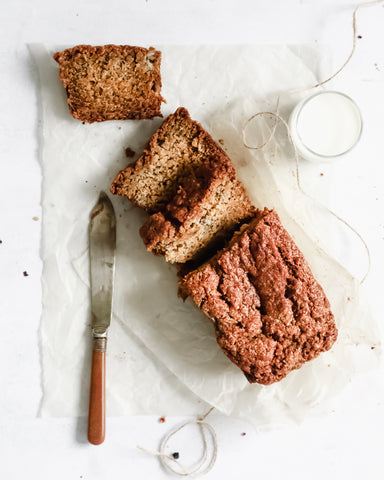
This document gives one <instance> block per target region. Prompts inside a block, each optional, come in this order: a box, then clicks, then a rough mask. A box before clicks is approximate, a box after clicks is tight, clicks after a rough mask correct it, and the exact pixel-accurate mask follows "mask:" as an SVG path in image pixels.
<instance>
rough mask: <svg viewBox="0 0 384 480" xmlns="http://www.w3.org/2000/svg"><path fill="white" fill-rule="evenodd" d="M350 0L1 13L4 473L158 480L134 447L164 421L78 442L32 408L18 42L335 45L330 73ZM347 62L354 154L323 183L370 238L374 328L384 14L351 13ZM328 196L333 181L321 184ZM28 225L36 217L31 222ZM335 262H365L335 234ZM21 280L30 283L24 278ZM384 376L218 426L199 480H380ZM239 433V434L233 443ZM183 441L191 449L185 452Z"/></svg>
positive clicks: (32, 319)
mask: <svg viewBox="0 0 384 480" xmlns="http://www.w3.org/2000/svg"><path fill="white" fill-rule="evenodd" d="M354 5H356V4H355V3H351V2H350V1H342V0H337V1H336V0H333V1H328V0H321V1H318V0H317V1H313V0H296V1H293V0H291V1H290V0H273V1H271V0H269V1H268V0H265V1H257V0H253V1H251V0H248V1H242V0H238V1H233V2H231V1H224V0H222V1H217V0H205V1H204V0H198V1H197V0H195V1H191V0H189V1H181V0H179V1H177V0H173V1H172V0H162V1H155V0H148V1H144V0H140V1H139V0H135V1H128V0H125V1H124V0H119V1H118V0H109V1H108V2H106V1H99V2H96V1H89V0H86V1H83V2H79V1H74V0H66V2H62V3H58V2H54V1H47V0H45V1H43V0H38V1H30V0H29V1H27V0H25V1H20V0H19V1H18V0H16V1H15V0H3V1H2V3H1V8H0V99H1V102H0V116H1V122H0V155H1V163H0V166H1V167H0V168H1V174H0V240H1V241H2V243H1V244H0V292H1V296H0V322H1V337H0V345H1V349H0V352H1V353H0V355H1V368H0V385H1V392H2V395H1V397H0V398H1V400H0V414H1V418H0V477H1V478H4V479H22V478H26V477H27V476H28V478H32V479H34V478H36V479H37V478H39V479H41V480H45V479H51V478H55V479H57V480H61V479H80V478H83V479H104V478H116V479H120V478H134V479H141V478H159V479H161V478H168V475H167V474H165V473H164V471H163V470H162V469H161V468H160V467H159V463H158V461H157V459H156V458H152V457H150V456H148V455H146V454H144V453H142V452H140V451H139V450H137V448H136V445H137V444H140V445H143V446H145V447H147V448H150V449H156V448H158V444H159V441H160V439H161V438H162V437H163V435H165V434H166V433H167V431H168V430H169V428H171V427H172V426H174V425H177V424H178V423H180V421H182V420H184V419H181V418H177V417H168V418H167V419H166V422H165V423H164V424H161V423H159V422H158V418H157V417H150V416H147V417H128V418H127V417H125V418H108V423H107V440H106V442H105V443H104V444H103V445H102V446H99V447H93V446H90V445H88V444H87V442H86V435H85V430H86V419H84V418H79V419H77V418H64V419H63V418H61V419H42V418H38V411H39V404H40V401H41V384H40V374H41V371H40V352H39V343H38V342H39V335H38V333H39V321H40V314H41V286H40V276H41V268H42V266H41V261H40V257H39V249H40V240H41V238H40V227H41V209H40V189H41V170H40V166H39V159H38V138H37V90H36V81H35V79H36V77H35V71H34V66H33V64H32V62H31V59H30V57H29V55H28V50H27V46H26V44H27V43H29V42H46V43H49V44H64V45H68V46H72V45H76V44H79V43H91V44H104V43H125V44H132V45H141V44H142V45H147V44H161V43H172V44H177V43H186V44H195V43H301V42H305V43H312V44H315V43H319V44H323V43H325V44H329V45H331V51H332V54H333V61H334V64H335V66H336V67H337V66H339V65H340V64H341V63H342V62H343V59H344V58H345V57H346V56H347V55H348V53H349V50H350V45H351V15H352V10H353V6H354ZM358 25H359V34H360V35H361V36H362V38H361V39H359V41H358V46H357V52H356V55H355V57H354V59H353V60H352V62H351V64H350V65H349V66H348V67H347V69H346V70H345V72H344V73H343V74H342V76H341V77H340V78H339V79H337V80H336V81H335V82H334V83H333V84H332V87H333V88H339V89H341V90H343V91H344V92H346V93H348V94H350V95H352V96H353V97H354V98H355V100H356V101H357V103H358V104H359V106H360V107H361V109H362V113H363V117H364V134H363V137H362V140H361V142H360V144H359V145H358V147H357V148H356V149H355V150H354V151H353V153H351V154H350V155H349V156H348V157H347V158H345V159H343V160H341V161H339V162H338V163H337V165H336V166H335V169H334V171H333V174H332V199H331V206H332V208H333V209H334V210H336V211H337V213H338V214H339V215H341V216H342V217H343V218H345V219H347V220H348V221H350V222H351V223H352V224H353V225H354V226H355V227H356V228H357V229H358V230H359V231H360V232H361V233H362V234H363V236H364V238H365V239H366V240H367V242H368V244H369V247H370V251H371V255H372V269H371V273H370V275H369V277H368V280H367V281H366V289H367V294H368V296H369V299H370V303H371V306H372V310H373V312H374V314H375V315H376V317H377V319H378V321H379V322H381V319H382V297H383V293H382V291H383V281H382V273H381V272H382V271H383V268H384V254H383V247H384V214H383V212H384V195H383V192H384V175H383V169H382V166H381V162H382V161H383V153H382V150H383V147H382V138H383V132H384V121H383V117H382V115H383V114H382V111H383V105H384V49H383V47H382V46H383V44H384V33H383V30H384V29H383V25H384V8H383V6H382V5H380V6H377V7H374V8H373V9H364V10H363V11H361V12H360V14H359V22H358ZM322 181H324V188H326V187H328V185H327V182H329V181H330V180H329V178H328V177H327V175H325V176H324V177H322ZM33 217H38V218H39V220H33ZM344 241H345V242H346V245H345V248H344V249H343V248H341V249H340V250H341V253H342V254H343V255H342V260H343V261H344V262H345V264H346V265H347V266H349V268H351V270H352V271H353V270H354V269H356V268H358V271H357V272H355V273H357V274H361V268H362V267H361V264H363V261H364V257H363V255H364V253H363V250H362V249H361V247H360V246H359V245H358V244H356V245H354V244H353V248H352V246H351V245H352V244H351V245H350V244H349V243H348V242H349V239H347V238H345V239H344ZM24 271H26V272H27V273H28V276H24V275H23V272H24ZM383 373H384V372H383V369H381V371H379V372H374V373H372V374H370V375H365V376H364V377H360V378H358V379H357V380H356V381H355V382H354V383H353V384H351V385H350V387H349V388H348V389H347V390H346V391H345V392H344V393H343V394H342V395H341V396H340V398H339V401H338V404H337V406H336V407H335V410H334V411H333V412H332V413H331V414H330V415H329V416H326V417H324V416H323V417H321V418H311V419H308V420H306V421H305V422H304V423H303V424H302V425H300V426H297V427H290V428H286V429H284V430H278V431H272V432H267V433H266V432H255V431H254V430H253V429H252V427H250V426H249V425H247V424H246V423H244V422H240V421H237V420H233V419H230V418H225V417H221V416H214V417H212V418H211V420H210V421H211V423H212V424H213V425H214V426H215V428H216V431H217V435H218V440H219V456H218V461H217V463H216V465H215V468H214V470H213V471H212V472H211V473H210V474H209V475H208V476H207V478H209V479H219V478H220V479H227V478H228V479H230V478H250V476H251V475H252V477H253V476H258V477H259V478H268V479H270V480H274V479H280V478H281V477H284V478H288V479H293V478H294V479H297V480H301V479H304V478H305V479H307V478H311V479H320V478H328V479H331V480H333V479H339V478H348V479H355V478H356V479H357V478H361V477H364V478H383V467H382V455H383V451H384V450H383V447H384V440H383V431H384V402H383V399H384V376H383ZM242 432H246V435H245V436H243V435H241V433H242ZM193 445H194V444H193V443H192V445H191V448H192V447H193Z"/></svg>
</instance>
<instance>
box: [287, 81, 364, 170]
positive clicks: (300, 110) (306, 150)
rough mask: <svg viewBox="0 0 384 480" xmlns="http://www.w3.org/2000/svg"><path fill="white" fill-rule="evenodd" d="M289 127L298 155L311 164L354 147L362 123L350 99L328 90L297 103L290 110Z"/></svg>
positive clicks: (333, 156) (336, 156) (329, 158)
mask: <svg viewBox="0 0 384 480" xmlns="http://www.w3.org/2000/svg"><path fill="white" fill-rule="evenodd" d="M289 127H290V130H291V136H292V140H293V142H294V143H295V145H296V148H297V150H298V153H299V154H300V156H302V157H303V158H305V159H306V160H310V161H327V160H328V161H330V160H334V159H336V158H339V157H341V156H343V155H344V154H346V153H347V152H349V151H350V150H351V149H352V148H353V147H354V146H355V145H356V144H357V142H358V141H359V139H360V136H361V131H362V127H363V122H362V119H361V114H360V110H359V108H358V107H357V105H356V103H355V102H354V101H353V100H352V99H351V98H350V97H348V96H347V95H345V94H344V93H341V92H337V91H329V90H328V91H323V92H319V93H315V94H314V95H311V96H310V97H307V98H305V99H304V100H302V101H301V102H299V103H298V104H297V105H296V107H295V108H294V109H293V111H292V114H291V116H290V119H289Z"/></svg>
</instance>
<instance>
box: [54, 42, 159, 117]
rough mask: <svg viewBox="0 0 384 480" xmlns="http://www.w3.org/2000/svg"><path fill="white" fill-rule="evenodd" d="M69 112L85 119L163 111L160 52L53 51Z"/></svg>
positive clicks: (118, 48)
mask: <svg viewBox="0 0 384 480" xmlns="http://www.w3.org/2000/svg"><path fill="white" fill-rule="evenodd" d="M53 58H54V59H55V60H56V62H57V63H58V64H59V76H60V79H61V81H62V83H63V85H64V88H65V91H66V93H67V97H68V107H69V111H70V112H71V114H72V116H73V117H74V118H76V119H78V120H82V121H83V122H86V123H93V122H103V121H105V120H127V119H147V118H153V117H156V116H160V117H161V116H162V115H161V111H160V107H161V103H162V102H163V101H164V100H163V98H162V96H161V93H160V91H161V73H160V64H161V52H159V51H157V50H155V49H154V48H152V47H151V48H148V49H147V48H142V47H132V46H129V45H104V46H99V47H93V46H91V45H78V46H76V47H73V48H69V49H67V50H63V51H62V52H57V53H55V54H54V56H53Z"/></svg>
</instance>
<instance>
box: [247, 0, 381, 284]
mask: <svg viewBox="0 0 384 480" xmlns="http://www.w3.org/2000/svg"><path fill="white" fill-rule="evenodd" d="M383 2H384V0H374V1H370V2H363V3H360V4H358V5H357V6H356V7H355V9H354V11H353V15H352V30H353V37H352V49H351V52H350V53H349V55H348V57H347V59H346V60H345V61H344V63H343V64H342V65H341V67H340V68H339V69H338V70H336V71H335V72H334V73H333V74H332V75H330V76H329V77H328V78H326V79H325V80H322V81H320V82H318V83H316V84H315V85H311V86H309V87H303V88H294V89H290V90H287V91H286V92H282V93H280V94H279V95H278V96H277V100H276V111H275V112H267V111H263V112H257V113H255V114H254V115H252V116H251V117H249V118H248V119H247V120H246V122H245V123H244V126H243V128H242V137H243V145H244V147H246V148H247V149H249V150H262V149H264V148H265V147H266V146H267V145H268V144H269V143H270V142H271V140H272V139H273V138H274V137H275V135H276V128H277V125H278V123H279V121H280V122H281V123H283V125H284V126H285V128H286V130H287V135H288V138H289V141H290V143H291V144H292V146H293V148H294V153H295V162H296V183H297V187H298V189H299V191H300V192H301V193H302V194H303V195H304V196H306V197H307V198H309V199H310V200H311V201H312V202H314V203H315V204H317V205H319V206H321V207H322V208H324V209H325V210H326V211H327V212H329V213H330V214H331V215H333V216H334V217H335V218H336V219H337V220H339V221H340V222H342V223H343V224H344V225H345V226H346V227H348V228H349V229H350V230H351V231H352V232H353V233H354V234H355V235H356V236H357V237H358V238H359V240H360V241H361V242H362V244H363V245H364V248H365V251H366V254H367V264H368V266H367V270H366V272H365V274H364V276H363V278H362V279H361V280H360V283H361V284H362V283H364V282H365V280H366V279H367V277H368V274H369V272H370V270H371V254H370V251H369V247H368V245H367V243H366V241H365V240H364V238H363V236H362V235H361V234H360V233H359V232H358V231H357V230H356V229H355V228H354V227H353V226H352V225H350V223H348V222H347V221H346V220H344V219H343V218H341V217H340V216H339V215H337V214H336V213H335V212H333V211H332V210H331V209H329V208H328V207H327V206H326V205H324V204H323V203H322V202H320V201H319V200H317V199H315V198H314V197H312V196H311V195H309V194H308V193H307V192H306V191H305V190H304V188H303V187H302V185H301V182H300V169H299V153H298V151H297V148H296V145H295V143H294V141H293V139H292V135H291V129H290V127H289V125H288V123H287V122H286V121H285V120H284V118H283V117H282V116H281V115H280V113H279V107H280V100H281V97H282V96H283V95H292V94H295V93H303V92H306V91H309V90H314V89H316V88H318V87H321V86H323V85H325V84H327V83H328V82H330V81H331V80H333V79H334V78H335V77H336V76H337V75H339V74H340V73H341V72H342V71H343V70H344V69H345V67H346V66H347V65H348V63H349V62H350V61H351V59H352V57H353V55H354V53H355V50H356V40H357V12H358V11H359V9H360V8H365V7H373V6H375V5H379V4H381V3H383ZM265 115H269V116H272V117H273V118H274V120H275V121H274V124H273V126H272V128H271V130H270V133H269V136H268V137H267V139H266V140H265V141H264V142H263V143H261V144H258V145H255V146H252V145H249V144H248V143H247V141H246V129H247V127H248V125H249V124H250V123H251V122H252V121H253V120H254V119H255V118H256V117H263V116H265Z"/></svg>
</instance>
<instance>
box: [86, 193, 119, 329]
mask: <svg viewBox="0 0 384 480" xmlns="http://www.w3.org/2000/svg"><path fill="white" fill-rule="evenodd" d="M115 252H116V217H115V211H114V209H113V205H112V203H111V201H110V200H109V198H108V197H107V195H106V194H105V193H104V192H101V193H100V197H99V200H98V202H97V204H96V205H95V206H94V208H93V210H92V212H91V222H90V231H89V253H90V261H91V302H92V330H93V333H94V335H103V334H105V333H106V332H107V329H108V327H109V325H110V323H111V313H112V297H113V277H114V271H115Z"/></svg>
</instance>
